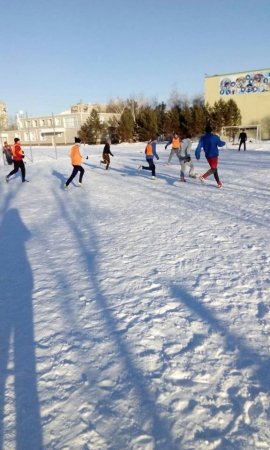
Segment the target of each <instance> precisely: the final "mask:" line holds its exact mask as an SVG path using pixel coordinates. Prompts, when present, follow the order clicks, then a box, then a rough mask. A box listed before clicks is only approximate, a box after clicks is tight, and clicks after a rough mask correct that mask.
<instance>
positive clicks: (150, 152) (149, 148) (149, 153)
mask: <svg viewBox="0 0 270 450" xmlns="http://www.w3.org/2000/svg"><path fill="white" fill-rule="evenodd" d="M145 154H146V156H153V148H152V144H150V143H149V144H147V146H146V149H145Z"/></svg>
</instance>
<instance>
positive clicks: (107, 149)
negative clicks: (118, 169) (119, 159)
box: [103, 142, 113, 156]
mask: <svg viewBox="0 0 270 450" xmlns="http://www.w3.org/2000/svg"><path fill="white" fill-rule="evenodd" d="M103 155H112V156H113V154H112V152H111V150H110V144H109V143H108V142H106V144H105V145H104V149H103Z"/></svg>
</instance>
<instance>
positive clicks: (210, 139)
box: [195, 125, 226, 188]
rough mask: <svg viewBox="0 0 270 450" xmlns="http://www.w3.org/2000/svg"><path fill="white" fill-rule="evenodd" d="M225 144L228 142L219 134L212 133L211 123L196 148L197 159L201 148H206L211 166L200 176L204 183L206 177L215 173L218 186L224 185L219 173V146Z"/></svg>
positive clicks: (206, 154)
mask: <svg viewBox="0 0 270 450" xmlns="http://www.w3.org/2000/svg"><path fill="white" fill-rule="evenodd" d="M225 144H226V142H224V141H221V140H220V138H219V136H217V135H216V134H213V133H212V128H211V127H210V126H209V125H208V126H207V127H206V128H205V134H204V135H203V136H202V137H201V138H200V140H199V143H198V146H197V148H196V150H195V156H196V159H200V155H201V150H202V149H203V150H204V153H205V157H206V159H207V161H208V164H209V166H210V169H209V170H208V171H207V172H205V173H204V174H203V175H201V176H200V177H199V178H200V180H201V182H202V183H204V181H205V180H206V178H208V177H209V176H210V175H212V174H213V175H214V177H215V180H216V182H217V185H218V188H221V187H222V182H221V181H220V179H219V175H218V156H219V150H218V147H223V146H224V145H225Z"/></svg>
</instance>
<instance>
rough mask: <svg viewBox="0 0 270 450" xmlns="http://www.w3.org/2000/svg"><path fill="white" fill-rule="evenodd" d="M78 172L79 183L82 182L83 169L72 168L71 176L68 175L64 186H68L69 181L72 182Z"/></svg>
mask: <svg viewBox="0 0 270 450" xmlns="http://www.w3.org/2000/svg"><path fill="white" fill-rule="evenodd" d="M78 172H80V177H79V183H81V182H82V179H83V174H84V168H83V167H82V166H73V170H72V174H71V175H70V177H69V179H68V180H67V182H66V186H68V185H69V184H70V183H71V181H72V180H73V178H75V177H76V175H77V173H78Z"/></svg>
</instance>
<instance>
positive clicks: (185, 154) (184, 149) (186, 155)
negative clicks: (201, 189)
mask: <svg viewBox="0 0 270 450" xmlns="http://www.w3.org/2000/svg"><path fill="white" fill-rule="evenodd" d="M191 146H192V140H191V139H190V137H189V136H187V137H183V138H182V139H181V145H180V150H179V152H178V158H179V162H180V166H181V170H180V181H181V182H185V181H186V179H185V172H186V168H187V167H189V176H190V177H191V178H196V175H195V171H194V164H193V162H192V160H191V156H190V151H191Z"/></svg>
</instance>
